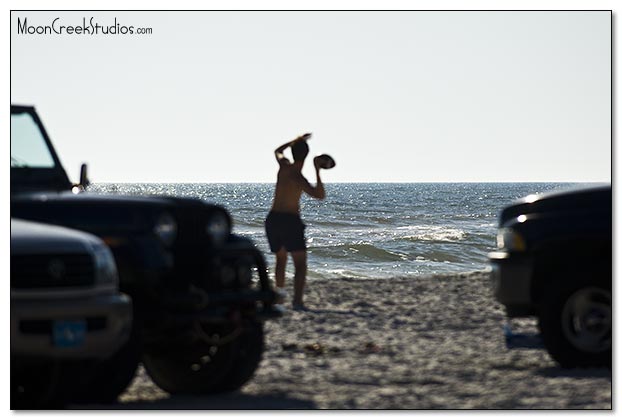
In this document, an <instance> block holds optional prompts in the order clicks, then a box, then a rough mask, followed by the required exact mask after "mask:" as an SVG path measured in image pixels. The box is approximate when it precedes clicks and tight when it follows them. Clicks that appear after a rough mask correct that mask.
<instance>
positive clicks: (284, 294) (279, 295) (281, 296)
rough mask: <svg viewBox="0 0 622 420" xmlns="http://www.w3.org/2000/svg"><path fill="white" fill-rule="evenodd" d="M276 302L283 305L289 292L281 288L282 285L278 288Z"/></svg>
mask: <svg viewBox="0 0 622 420" xmlns="http://www.w3.org/2000/svg"><path fill="white" fill-rule="evenodd" d="M276 294H277V297H276V302H275V303H276V304H277V305H282V304H284V303H285V299H287V292H286V291H285V289H281V288H280V287H277V288H276Z"/></svg>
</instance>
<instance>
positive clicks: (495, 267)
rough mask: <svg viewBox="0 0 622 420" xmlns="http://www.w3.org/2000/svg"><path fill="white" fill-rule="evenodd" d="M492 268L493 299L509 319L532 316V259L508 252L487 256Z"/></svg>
mask: <svg viewBox="0 0 622 420" xmlns="http://www.w3.org/2000/svg"><path fill="white" fill-rule="evenodd" d="M488 258H489V260H490V264H491V266H492V275H491V280H492V290H493V294H494V296H495V298H496V299H497V301H499V302H500V303H501V304H503V305H504V306H505V308H506V312H507V315H508V316H509V317H520V316H529V315H533V312H534V311H533V305H532V299H531V278H532V275H533V266H534V261H533V258H532V257H530V256H528V255H513V254H510V253H508V252H492V253H490V254H489V255H488Z"/></svg>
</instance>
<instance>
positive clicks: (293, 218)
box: [265, 133, 326, 310]
mask: <svg viewBox="0 0 622 420" xmlns="http://www.w3.org/2000/svg"><path fill="white" fill-rule="evenodd" d="M310 137H311V134H309V133H308V134H304V135H302V136H300V137H297V138H296V139H294V140H292V141H290V142H288V143H285V144H283V145H281V146H279V147H278V148H277V149H276V150H275V151H274V155H275V157H276V160H277V162H278V163H279V172H278V175H277V181H276V188H275V191H274V200H273V202H272V209H271V210H270V213H268V217H267V218H266V223H265V225H266V235H267V236H268V242H269V244H270V250H271V251H272V252H274V253H275V254H276V267H275V280H276V286H277V287H278V288H279V289H283V288H284V287H285V266H286V265H287V253H288V252H289V253H290V254H291V255H292V259H293V261H294V269H295V274H294V299H293V302H292V304H293V308H294V309H295V310H304V309H305V307H304V302H303V292H304V287H305V283H306V278H307V246H306V243H305V236H304V229H305V224H304V223H303V222H302V219H301V218H300V196H301V195H302V192H303V191H304V192H305V193H307V194H309V195H310V196H311V197H314V198H317V199H319V200H323V199H324V197H325V196H326V193H325V191H324V184H322V179H321V178H320V167H319V165H320V160H318V159H317V158H316V159H314V160H313V163H314V165H315V174H316V177H317V183H316V185H315V187H313V186H311V184H310V183H309V181H307V179H306V178H305V177H304V176H303V175H302V167H303V165H304V162H305V158H306V157H307V155H308V154H309V146H308V145H307V140H309V138H310ZM288 147H291V149H292V156H293V157H294V162H293V163H292V162H290V161H289V159H287V158H286V157H285V156H284V155H283V152H284V151H285V149H287V148H288Z"/></svg>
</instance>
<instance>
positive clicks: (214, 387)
mask: <svg viewBox="0 0 622 420" xmlns="http://www.w3.org/2000/svg"><path fill="white" fill-rule="evenodd" d="M192 329H193V331H188V333H189V334H190V335H191V336H192V340H191V341H190V342H189V343H186V344H185V346H184V348H183V349H182V348H171V347H170V346H169V347H168V350H167V351H162V350H160V351H157V352H153V351H152V352H147V353H145V354H144V355H143V364H144V366H145V369H146V371H147V373H148V374H149V376H150V377H151V379H152V380H153V382H155V384H156V385H158V386H159V387H160V388H162V389H163V390H164V391H166V392H168V393H170V394H212V393H219V392H228V391H233V390H235V389H238V388H239V387H241V386H242V385H243V384H244V383H246V381H248V380H249V379H250V378H251V377H252V375H253V373H254V372H255V370H256V369H257V366H258V365H259V362H260V361H261V356H262V353H263V347H264V346H263V336H264V334H263V327H262V324H261V323H257V322H250V323H248V324H246V325H244V326H242V327H238V328H233V327H225V326H213V325H212V326H207V325H205V324H201V323H198V322H197V323H195V324H194V325H193V327H192Z"/></svg>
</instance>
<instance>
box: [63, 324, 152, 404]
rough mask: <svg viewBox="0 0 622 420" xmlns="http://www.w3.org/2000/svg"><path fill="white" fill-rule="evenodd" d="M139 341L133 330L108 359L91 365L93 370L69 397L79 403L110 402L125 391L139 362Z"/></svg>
mask: <svg viewBox="0 0 622 420" xmlns="http://www.w3.org/2000/svg"><path fill="white" fill-rule="evenodd" d="M140 353H141V349H140V341H139V337H138V334H137V333H136V332H135V330H133V331H132V333H131V335H130V338H129V339H128V341H127V342H126V343H125V344H124V345H123V346H122V347H121V348H120V349H119V350H117V352H116V353H114V354H113V355H112V356H111V357H110V358H109V359H106V360H103V361H101V362H98V363H97V364H96V365H95V366H91V368H92V369H93V372H92V373H91V374H90V375H89V376H88V381H87V383H85V384H82V386H81V387H80V390H78V391H77V392H76V393H75V395H74V396H72V398H71V402H74V403H81V404H111V403H113V402H115V401H116V400H117V398H118V397H119V395H121V394H122V393H123V391H125V389H126V388H127V387H128V385H129V384H130V382H132V379H134V376H135V375H136V369H138V365H139V363H140Z"/></svg>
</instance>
